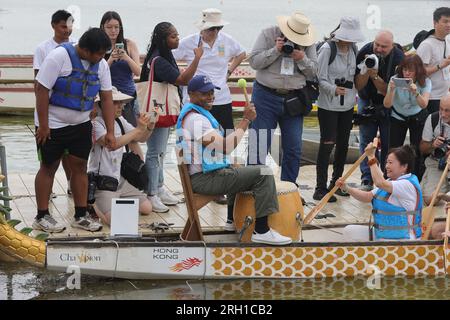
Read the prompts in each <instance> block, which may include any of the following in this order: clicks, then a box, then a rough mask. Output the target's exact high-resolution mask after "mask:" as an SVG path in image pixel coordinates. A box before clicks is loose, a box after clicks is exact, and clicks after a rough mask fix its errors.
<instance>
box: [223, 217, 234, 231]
mask: <svg viewBox="0 0 450 320" xmlns="http://www.w3.org/2000/svg"><path fill="white" fill-rule="evenodd" d="M223 229H224V230H225V231H234V232H235V231H236V226H235V225H234V221H231V220H227V222H226V223H225V225H224V226H223Z"/></svg>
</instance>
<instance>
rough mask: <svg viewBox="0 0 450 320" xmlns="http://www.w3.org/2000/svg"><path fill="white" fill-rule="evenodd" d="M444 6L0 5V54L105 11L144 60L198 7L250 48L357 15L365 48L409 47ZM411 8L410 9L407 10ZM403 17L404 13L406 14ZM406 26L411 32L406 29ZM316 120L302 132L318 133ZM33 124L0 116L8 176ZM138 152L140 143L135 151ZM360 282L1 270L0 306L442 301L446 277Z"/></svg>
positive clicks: (19, 168)
mask: <svg viewBox="0 0 450 320" xmlns="http://www.w3.org/2000/svg"><path fill="white" fill-rule="evenodd" d="M443 5H448V1H418V0H416V1H414V0H403V1H402V0H397V1H395V0H390V1H388V0H378V1H377V0H374V1H370V2H369V1H364V0H342V1H332V0H324V1H319V0H302V1H300V0H278V1H275V0H248V1H242V0H172V1H170V2H169V1H156V0H143V1H138V0H130V1H117V0H108V1H106V0H98V1H95V2H93V1H88V0H79V1H77V0H69V1H66V0H63V1H58V2H56V1H52V0H41V1H39V2H36V1H32V0H2V1H1V2H0V41H1V43H2V45H1V46H0V54H31V53H33V51H34V48H35V46H36V45H37V44H38V43H40V42H41V41H43V40H45V39H47V38H49V37H50V36H51V34H52V30H51V27H50V23H49V20H50V16H51V14H52V13H53V12H54V11H56V10H57V9H61V8H65V9H68V8H71V9H70V10H71V11H72V10H74V11H72V12H75V13H74V16H75V18H76V20H77V22H78V23H79V24H78V25H76V29H75V31H74V36H75V37H80V36H81V34H82V33H83V31H85V30H86V29H87V28H88V27H90V26H98V24H99V21H100V18H101V16H102V14H103V13H104V12H105V11H107V10H116V11H118V12H119V13H120V14H121V16H122V19H123V21H124V25H125V36H126V37H129V38H131V39H133V40H135V41H136V42H137V44H138V46H139V48H140V51H141V53H144V52H145V48H146V46H147V44H148V41H149V38H150V34H151V31H152V30H153V27H154V26H155V24H156V23H158V22H161V21H170V22H172V23H174V25H175V26H176V27H177V29H178V31H179V33H180V35H181V36H182V37H183V36H186V35H188V34H190V33H192V32H195V31H196V29H195V27H194V25H193V22H195V21H197V20H198V19H199V13H200V11H201V9H204V8H207V7H217V8H220V9H221V10H222V11H223V12H224V19H225V20H228V21H229V22H231V24H230V25H228V26H226V28H225V31H226V32H227V33H229V34H231V35H232V36H234V37H235V38H236V39H237V40H239V41H240V42H241V43H242V45H243V46H244V47H245V48H246V49H247V50H250V49H251V47H252V45H253V42H254V40H255V38H256V37H257V36H258V34H259V32H260V30H261V29H262V28H265V27H267V26H269V25H273V24H275V23H276V19H275V16H276V15H289V14H290V13H291V12H292V11H293V10H296V9H301V10H303V11H304V12H305V13H306V14H307V15H308V16H309V17H310V18H311V19H312V21H313V24H314V25H315V26H316V29H317V31H318V35H319V36H323V35H325V34H328V33H329V31H330V30H332V29H334V27H335V26H336V25H337V23H338V21H339V18H340V17H341V16H343V15H353V16H358V17H359V18H360V20H361V24H362V27H363V32H364V34H365V35H366V38H367V41H370V40H371V39H372V38H373V36H374V35H375V33H376V32H377V28H388V29H391V30H393V31H394V34H395V38H396V41H397V42H399V43H401V44H406V43H409V42H412V39H413V37H414V35H415V34H416V32H417V31H419V30H422V29H429V28H431V27H432V12H433V10H434V9H435V8H436V7H438V6H443ZM407 8H414V10H407ZM406 12H408V13H407V14H405V13H406ZM412 21H413V24H412V23H411V22H412ZM316 121H317V120H316V119H315V118H309V119H307V121H306V122H305V126H306V127H315V126H317V122H316ZM27 124H28V125H29V126H30V128H33V119H32V118H31V117H6V118H5V117H1V118H0V143H1V144H3V145H5V146H6V150H7V156H8V157H7V163H8V170H9V172H11V173H13V172H29V173H35V172H36V171H37V169H38V162H37V159H36V148H35V144H34V139H33V136H32V134H31V132H30V130H29V129H28V128H27V126H26V125H27ZM143 147H144V148H145V145H144V146H143ZM366 280H367V279H365V278H355V279H327V280H242V281H189V282H186V281H127V280H113V279H104V278H97V277H82V284H81V290H68V289H67V288H66V281H67V275H66V274H64V273H53V272H47V271H45V270H42V269H36V268H33V267H29V266H27V265H20V264H15V263H13V264H11V263H1V264H0V300H4V299H87V298H94V297H95V298H96V299H179V300H185V299H195V300H197V299H278V300H281V299H448V298H449V293H450V292H449V289H448V288H449V285H450V282H449V280H448V279H446V278H442V277H438V278H412V279H407V278H399V279H392V278H385V279H381V280H380V282H379V283H378V286H377V288H376V289H370V288H368V286H367V282H366Z"/></svg>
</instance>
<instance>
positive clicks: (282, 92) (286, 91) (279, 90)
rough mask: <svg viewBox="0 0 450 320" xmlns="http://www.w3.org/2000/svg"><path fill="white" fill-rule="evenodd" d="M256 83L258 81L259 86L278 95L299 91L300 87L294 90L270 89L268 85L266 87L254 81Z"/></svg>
mask: <svg viewBox="0 0 450 320" xmlns="http://www.w3.org/2000/svg"><path fill="white" fill-rule="evenodd" d="M256 83H258V85H259V86H261V88H263V89H264V90H266V91H269V92H270V93H272V94H274V95H277V96H280V97H284V96H287V95H290V94H292V93H295V92H297V91H299V90H300V89H295V90H287V89H272V88H269V87H266V86H265V85H262V84H261V83H260V82H258V81H256Z"/></svg>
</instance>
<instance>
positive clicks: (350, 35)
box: [334, 17, 366, 42]
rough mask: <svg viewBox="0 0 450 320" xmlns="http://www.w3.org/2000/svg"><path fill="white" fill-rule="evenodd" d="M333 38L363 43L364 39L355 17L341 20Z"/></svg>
mask: <svg viewBox="0 0 450 320" xmlns="http://www.w3.org/2000/svg"><path fill="white" fill-rule="evenodd" d="M334 38H335V39H337V40H342V41H348V42H363V41H364V40H365V39H366V37H364V35H363V33H362V31H361V26H360V24H359V19H358V18H355V17H343V18H341V22H340V25H339V29H337V30H336V31H335V32H334Z"/></svg>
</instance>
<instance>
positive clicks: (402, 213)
mask: <svg viewBox="0 0 450 320" xmlns="http://www.w3.org/2000/svg"><path fill="white" fill-rule="evenodd" d="M372 213H373V214H382V215H386V216H417V215H419V214H420V210H414V211H399V212H395V211H383V210H377V209H372Z"/></svg>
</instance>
